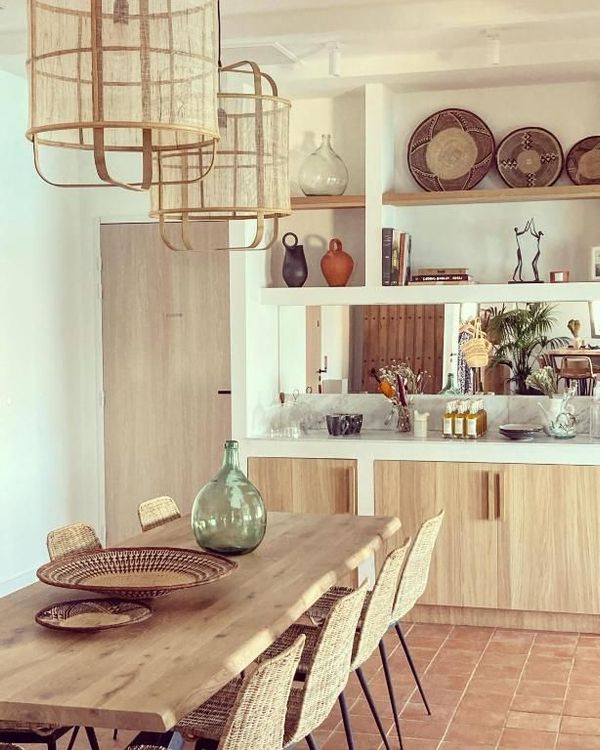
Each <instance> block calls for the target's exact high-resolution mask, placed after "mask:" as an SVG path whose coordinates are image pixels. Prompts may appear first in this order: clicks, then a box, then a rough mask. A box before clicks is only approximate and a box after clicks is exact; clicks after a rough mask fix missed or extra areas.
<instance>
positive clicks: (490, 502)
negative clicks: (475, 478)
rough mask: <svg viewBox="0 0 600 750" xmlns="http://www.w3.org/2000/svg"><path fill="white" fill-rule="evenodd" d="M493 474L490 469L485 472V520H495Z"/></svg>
mask: <svg viewBox="0 0 600 750" xmlns="http://www.w3.org/2000/svg"><path fill="white" fill-rule="evenodd" d="M494 479H495V476H494V474H493V473H492V472H491V471H488V472H487V520H488V521H495V520H496V502H495V500H496V497H495V496H496V491H495V490H496V487H495V484H496V483H495V481H494Z"/></svg>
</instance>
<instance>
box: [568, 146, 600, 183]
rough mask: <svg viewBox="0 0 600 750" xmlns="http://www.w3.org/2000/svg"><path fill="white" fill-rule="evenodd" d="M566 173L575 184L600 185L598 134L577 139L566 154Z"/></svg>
mask: <svg viewBox="0 0 600 750" xmlns="http://www.w3.org/2000/svg"><path fill="white" fill-rule="evenodd" d="M566 163H567V174H568V175H569V178H570V180H571V182H574V183H575V184H576V185H600V135H590V136H589V137H588V138H584V139H583V140H581V141H578V142H577V143H576V144H575V145H574V146H573V148H572V149H571V150H570V151H569V153H568V155H567V162H566Z"/></svg>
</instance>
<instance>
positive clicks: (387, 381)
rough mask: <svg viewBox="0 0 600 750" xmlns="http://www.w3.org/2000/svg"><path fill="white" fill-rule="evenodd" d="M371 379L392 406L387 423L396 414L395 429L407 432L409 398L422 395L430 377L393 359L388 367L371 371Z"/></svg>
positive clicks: (408, 428) (409, 426)
mask: <svg viewBox="0 0 600 750" xmlns="http://www.w3.org/2000/svg"><path fill="white" fill-rule="evenodd" d="M371 377H373V378H375V380H376V381H377V384H378V386H379V392H380V393H382V394H383V395H384V396H385V397H386V398H387V399H388V401H390V403H391V404H392V406H393V410H392V412H391V414H390V416H389V417H388V419H387V420H386V424H388V423H389V421H390V420H391V418H392V416H393V415H394V414H397V425H396V428H397V429H398V430H399V431H400V432H409V431H410V428H411V423H410V411H409V408H408V399H409V396H411V395H413V394H421V393H423V389H424V387H425V383H426V382H427V380H428V379H429V378H430V377H431V376H430V375H429V374H428V373H427V371H426V370H419V371H418V372H417V373H415V371H414V370H413V369H412V367H410V366H409V365H408V364H407V363H406V362H397V361H396V360H395V359H393V360H392V361H391V362H390V364H389V365H386V366H385V367H380V368H379V369H378V370H376V369H375V368H373V369H372V370H371Z"/></svg>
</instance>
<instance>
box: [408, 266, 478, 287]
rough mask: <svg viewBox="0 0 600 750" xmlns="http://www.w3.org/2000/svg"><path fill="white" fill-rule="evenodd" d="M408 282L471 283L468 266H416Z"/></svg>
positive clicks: (425, 283) (435, 283) (471, 278)
mask: <svg viewBox="0 0 600 750" xmlns="http://www.w3.org/2000/svg"><path fill="white" fill-rule="evenodd" d="M408 283H409V284H421V285H427V284H431V285H434V286H435V285H437V284H472V283H473V277H472V276H471V274H470V273H469V269H468V268H417V269H416V270H415V273H414V274H413V275H412V276H411V277H410V281H409V282H408Z"/></svg>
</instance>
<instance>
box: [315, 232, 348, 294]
mask: <svg viewBox="0 0 600 750" xmlns="http://www.w3.org/2000/svg"><path fill="white" fill-rule="evenodd" d="M353 270H354V261H353V260H352V256H351V255H348V253H347V252H346V251H345V250H344V249H343V248H342V241H341V240H338V239H333V240H331V241H330V243H329V250H328V251H327V252H326V253H325V255H324V256H323V257H322V258H321V271H323V276H324V277H325V280H326V281H327V283H328V284H329V286H346V284H347V283H348V280H349V278H350V276H352V271H353Z"/></svg>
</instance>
